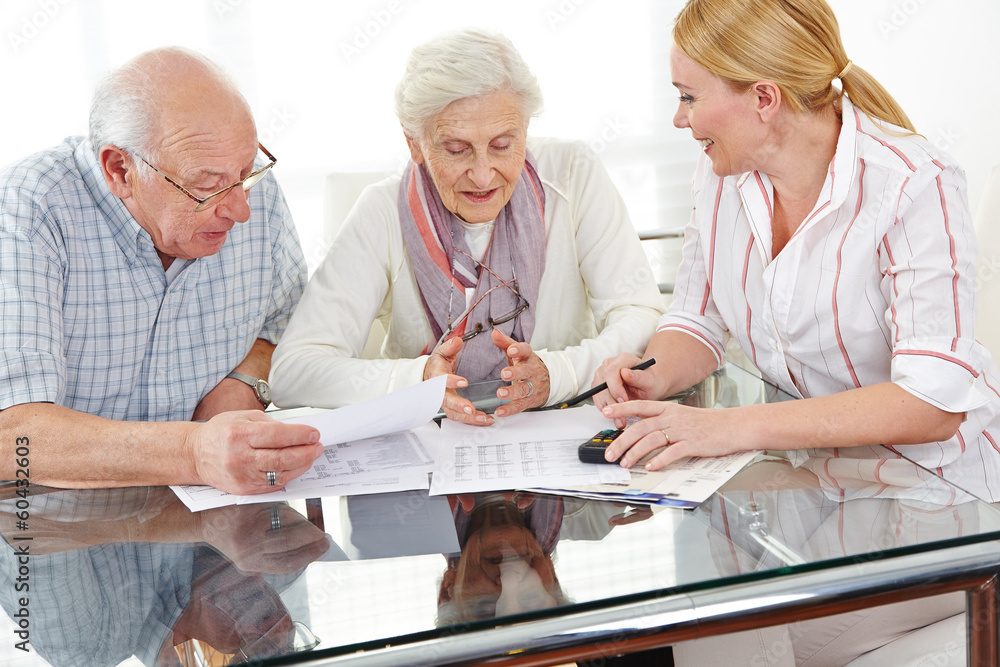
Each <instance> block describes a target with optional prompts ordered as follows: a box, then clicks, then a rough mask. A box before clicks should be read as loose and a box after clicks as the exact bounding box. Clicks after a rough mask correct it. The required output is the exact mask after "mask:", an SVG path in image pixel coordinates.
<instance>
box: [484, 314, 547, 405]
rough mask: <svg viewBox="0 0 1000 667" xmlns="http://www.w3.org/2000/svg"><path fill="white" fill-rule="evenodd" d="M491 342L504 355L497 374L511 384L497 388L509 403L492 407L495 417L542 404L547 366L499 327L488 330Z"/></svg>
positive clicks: (526, 346)
mask: <svg viewBox="0 0 1000 667" xmlns="http://www.w3.org/2000/svg"><path fill="white" fill-rule="evenodd" d="M490 336H491V338H492V339H493V344H494V345H496V346H497V347H499V348H500V349H501V350H503V352H504V354H505V355H507V363H508V364H510V366H508V367H507V368H505V369H503V370H502V371H500V378H501V379H503V380H508V381H509V382H511V383H512V384H511V386H509V387H504V388H502V389H500V390H499V391H497V396H499V397H500V398H509V399H511V400H510V403H507V404H506V405H501V406H500V407H499V408H497V409H496V415H497V416H498V417H509V416H510V415H516V414H517V413H518V412H522V411H523V410H527V409H528V408H536V407H539V406H542V405H545V402H546V401H547V400H549V369H548V368H546V367H545V363H544V362H543V361H542V360H541V359H540V358H539V356H538V355H537V354H535V353H534V352H532V350H531V346H530V345H528V344H527V343H518V342H517V341H516V340H514V339H513V338H511V337H510V336H506V335H504V334H503V333H501V332H500V330H499V329H494V330H493V332H492V333H491V334H490Z"/></svg>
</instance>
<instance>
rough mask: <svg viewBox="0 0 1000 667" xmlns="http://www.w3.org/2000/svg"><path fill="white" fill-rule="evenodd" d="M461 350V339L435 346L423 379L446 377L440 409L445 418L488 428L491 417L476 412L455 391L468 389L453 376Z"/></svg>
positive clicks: (457, 377)
mask: <svg viewBox="0 0 1000 667" xmlns="http://www.w3.org/2000/svg"><path fill="white" fill-rule="evenodd" d="M461 350H462V338H461V337H460V336H454V337H453V338H449V339H448V340H446V341H445V342H443V343H441V344H440V345H438V346H437V348H436V349H435V350H434V352H433V353H432V354H431V356H430V357H429V358H428V359H427V363H426V364H425V365H424V379H425V380H429V379H431V378H432V377H437V376H438V375H447V376H448V382H447V385H446V386H447V389H445V392H444V402H442V403H441V409H442V410H444V414H445V416H446V417H447V418H448V419H450V420H452V421H457V422H462V423H463V424H472V425H473V426H488V425H490V424H492V423H493V417H491V416H489V415H488V414H486V413H485V412H480V411H479V410H476V406H474V405H473V404H472V401H470V400H469V399H467V398H462V397H461V396H459V395H458V394H457V393H455V389H456V388H458V387H468V386H469V382H468V380H466V379H465V378H464V377H462V376H460V375H455V369H456V367H457V366H458V353H459V352H460V351H461Z"/></svg>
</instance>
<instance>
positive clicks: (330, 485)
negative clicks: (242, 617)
mask: <svg viewBox="0 0 1000 667" xmlns="http://www.w3.org/2000/svg"><path fill="white" fill-rule="evenodd" d="M446 382H447V377H446V376H443V375H442V376H439V377H435V378H431V379H430V380H427V381H426V382H422V383H420V384H418V385H414V386H412V387H406V388H405V389H401V390H399V391H395V392H392V393H391V394H387V395H385V396H379V397H378V398H374V399H371V400H368V401H363V402H361V403H356V404H354V405H348V406H346V407H343V408H338V409H336V410H325V411H321V412H316V413H314V414H308V415H303V416H295V417H289V418H286V419H280V418H279V420H280V421H286V422H288V423H293V424H308V425H310V426H315V427H316V428H317V429H319V432H320V442H322V443H323V445H324V446H325V448H326V449H325V451H324V453H323V455H322V456H320V457H319V458H318V459H317V460H316V463H314V464H313V467H312V468H310V469H309V470H308V471H306V472H305V473H304V474H303V475H302V476H301V477H299V478H298V479H295V480H292V481H291V482H289V483H288V484H287V485H286V486H285V488H284V489H281V490H279V491H273V492H271V493H262V494H256V495H249V496H239V495H233V494H229V493H225V492H223V491H219V490H218V489H215V488H212V487H210V486H191V485H186V486H173V487H171V488H172V489H173V490H174V493H176V494H177V497H178V498H180V499H181V501H183V502H184V504H185V505H187V506H188V508H189V509H191V510H192V511H195V512H197V511H199V510H204V509H209V508H211V507H222V506H224V505H242V504H248V503H266V502H274V501H276V500H292V499H296V498H316V497H320V496H349V495H356V494H364V493H382V492H390V491H409V490H414V489H426V488H427V486H428V480H427V474H428V473H429V472H430V470H431V468H432V466H433V456H432V454H430V453H429V452H428V450H427V446H426V444H425V440H424V439H427V440H430V441H434V440H436V438H437V430H438V428H437V426H436V425H435V424H433V423H432V422H431V419H433V417H434V415H436V414H437V411H438V408H440V407H441V402H442V401H443V400H444V391H445V383H446ZM422 434H423V436H422ZM422 438H424V439H422Z"/></svg>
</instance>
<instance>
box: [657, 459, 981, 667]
mask: <svg viewBox="0 0 1000 667" xmlns="http://www.w3.org/2000/svg"><path fill="white" fill-rule="evenodd" d="M858 454H859V457H858V458H857V459H854V460H850V459H844V458H829V457H827V456H825V455H824V456H819V457H810V458H808V459H806V460H805V461H803V465H801V466H798V467H794V468H793V467H792V466H790V465H789V464H788V463H787V462H778V461H765V462H760V463H757V464H755V465H752V466H750V467H749V468H747V469H745V470H744V471H742V472H741V473H740V475H739V476H738V477H736V478H734V480H733V481H734V482H736V483H735V484H730V485H727V486H729V487H735V486H738V487H739V488H738V489H737V488H725V487H724V488H723V489H721V490H720V492H719V493H717V494H715V495H714V496H713V497H712V498H711V499H710V500H709V501H707V502H705V503H703V504H702V505H700V506H699V507H698V508H697V509H696V510H695V511H694V512H693V513H692V517H694V518H696V519H697V520H699V521H702V522H704V523H705V524H707V525H708V526H710V528H709V531H708V535H709V544H710V548H711V556H712V559H711V562H712V563H713V564H714V566H715V568H716V573H715V574H714V575H708V576H720V577H725V576H733V575H737V574H744V573H747V572H753V571H763V570H773V569H774V568H780V567H783V566H785V565H788V564H794V563H796V562H799V559H801V560H802V561H805V562H820V561H824V560H829V559H838V558H847V559H849V558H862V557H867V558H871V554H872V553H874V552H876V551H883V550H890V549H898V548H906V547H908V546H911V545H914V544H926V543H928V542H931V541H935V540H953V539H961V538H962V537H963V536H966V535H974V534H976V533H977V532H979V529H978V525H979V509H978V506H977V505H978V503H976V502H974V501H975V499H974V498H973V497H972V496H970V495H968V494H964V493H962V492H957V493H956V489H955V488H954V487H952V486H950V485H948V484H946V483H945V482H943V481H942V480H941V479H940V478H938V477H935V476H933V475H931V474H930V473H928V472H926V471H924V470H922V469H920V468H918V467H917V466H915V465H913V464H912V463H910V462H907V461H902V460H899V459H896V458H893V455H892V454H891V453H890V452H888V451H886V450H885V449H883V448H863V449H862V450H861V451H859V452H858ZM883 464H884V465H883ZM897 483H898V484H900V485H901V486H895V484H897ZM776 487H777V488H776ZM964 608H965V596H964V594H963V593H949V594H946V595H940V596H936V597H931V598H925V599H918V600H914V601H912V602H905V603H901V604H893V605H883V606H874V607H870V608H865V609H861V610H858V611H853V612H848V613H843V614H837V615H833V616H826V617H823V618H818V619H812V620H804V621H798V622H795V623H792V624H789V625H787V626H775V627H770V628H766V629H764V630H760V631H751V632H743V633H737V634H730V635H722V636H718V637H712V638H709V639H702V640H697V641H693V642H685V643H683V644H678V645H677V646H675V647H674V655H675V658H676V661H677V664H678V665H705V664H728V665H732V666H733V667H735V666H737V665H770V666H771V667H785V666H788V667H791V666H792V665H812V666H818V665H837V666H838V667H839V666H841V665H953V664H960V665H964V664H965V644H966V638H965V627H966V624H965V618H964V615H963V613H962V612H963V611H964ZM859 656H861V658H860V660H859V661H858V662H857V663H856V662H854V660H855V659H857V658H858V657H859Z"/></svg>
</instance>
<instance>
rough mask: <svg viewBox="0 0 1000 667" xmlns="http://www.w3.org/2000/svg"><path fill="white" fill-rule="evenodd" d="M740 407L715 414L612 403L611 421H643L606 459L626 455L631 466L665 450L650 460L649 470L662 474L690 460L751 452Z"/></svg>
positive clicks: (670, 405) (629, 430)
mask: <svg viewBox="0 0 1000 667" xmlns="http://www.w3.org/2000/svg"><path fill="white" fill-rule="evenodd" d="M739 412H740V409H739V408H726V409H723V410H713V409H707V408H692V407H690V406H687V405H678V404H676V403H662V402H659V401H629V402H627V403H616V404H612V405H607V406H605V407H604V409H603V414H604V416H605V417H608V418H610V419H614V420H615V422H616V423H617V422H618V421H619V420H621V421H622V422H624V421H625V419H626V418H628V417H641V418H642V421H639V422H636V423H635V424H632V426H629V427H628V428H627V429H625V431H624V432H623V433H622V434H621V435H619V436H618V437H617V438H615V440H614V442H612V443H611V445H610V446H608V449H607V451H606V452H605V457H606V458H607V459H608V460H609V461H614V460H615V459H617V458H618V457H619V456H622V454H624V456H623V457H622V460H621V466H622V467H623V468H630V467H632V466H633V465H635V463H636V462H637V461H639V460H640V459H642V458H643V457H644V456H646V455H647V454H649V453H650V452H652V451H654V450H656V449H661V448H664V447H665V449H663V451H661V452H660V453H659V454H657V455H656V456H654V457H653V458H651V459H650V460H649V461H647V462H646V470H659V469H660V468H663V467H664V466H667V465H670V464H671V463H673V462H674V461H679V460H680V459H683V458H685V457H688V456H725V455H727V454H733V453H735V452H739V451H743V450H745V449H750V448H751V447H748V446H746V445H748V444H749V443H745V442H743V438H742V434H743V430H742V429H741V424H742V423H743V422H744V420H742V419H741V418H740V415H739Z"/></svg>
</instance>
